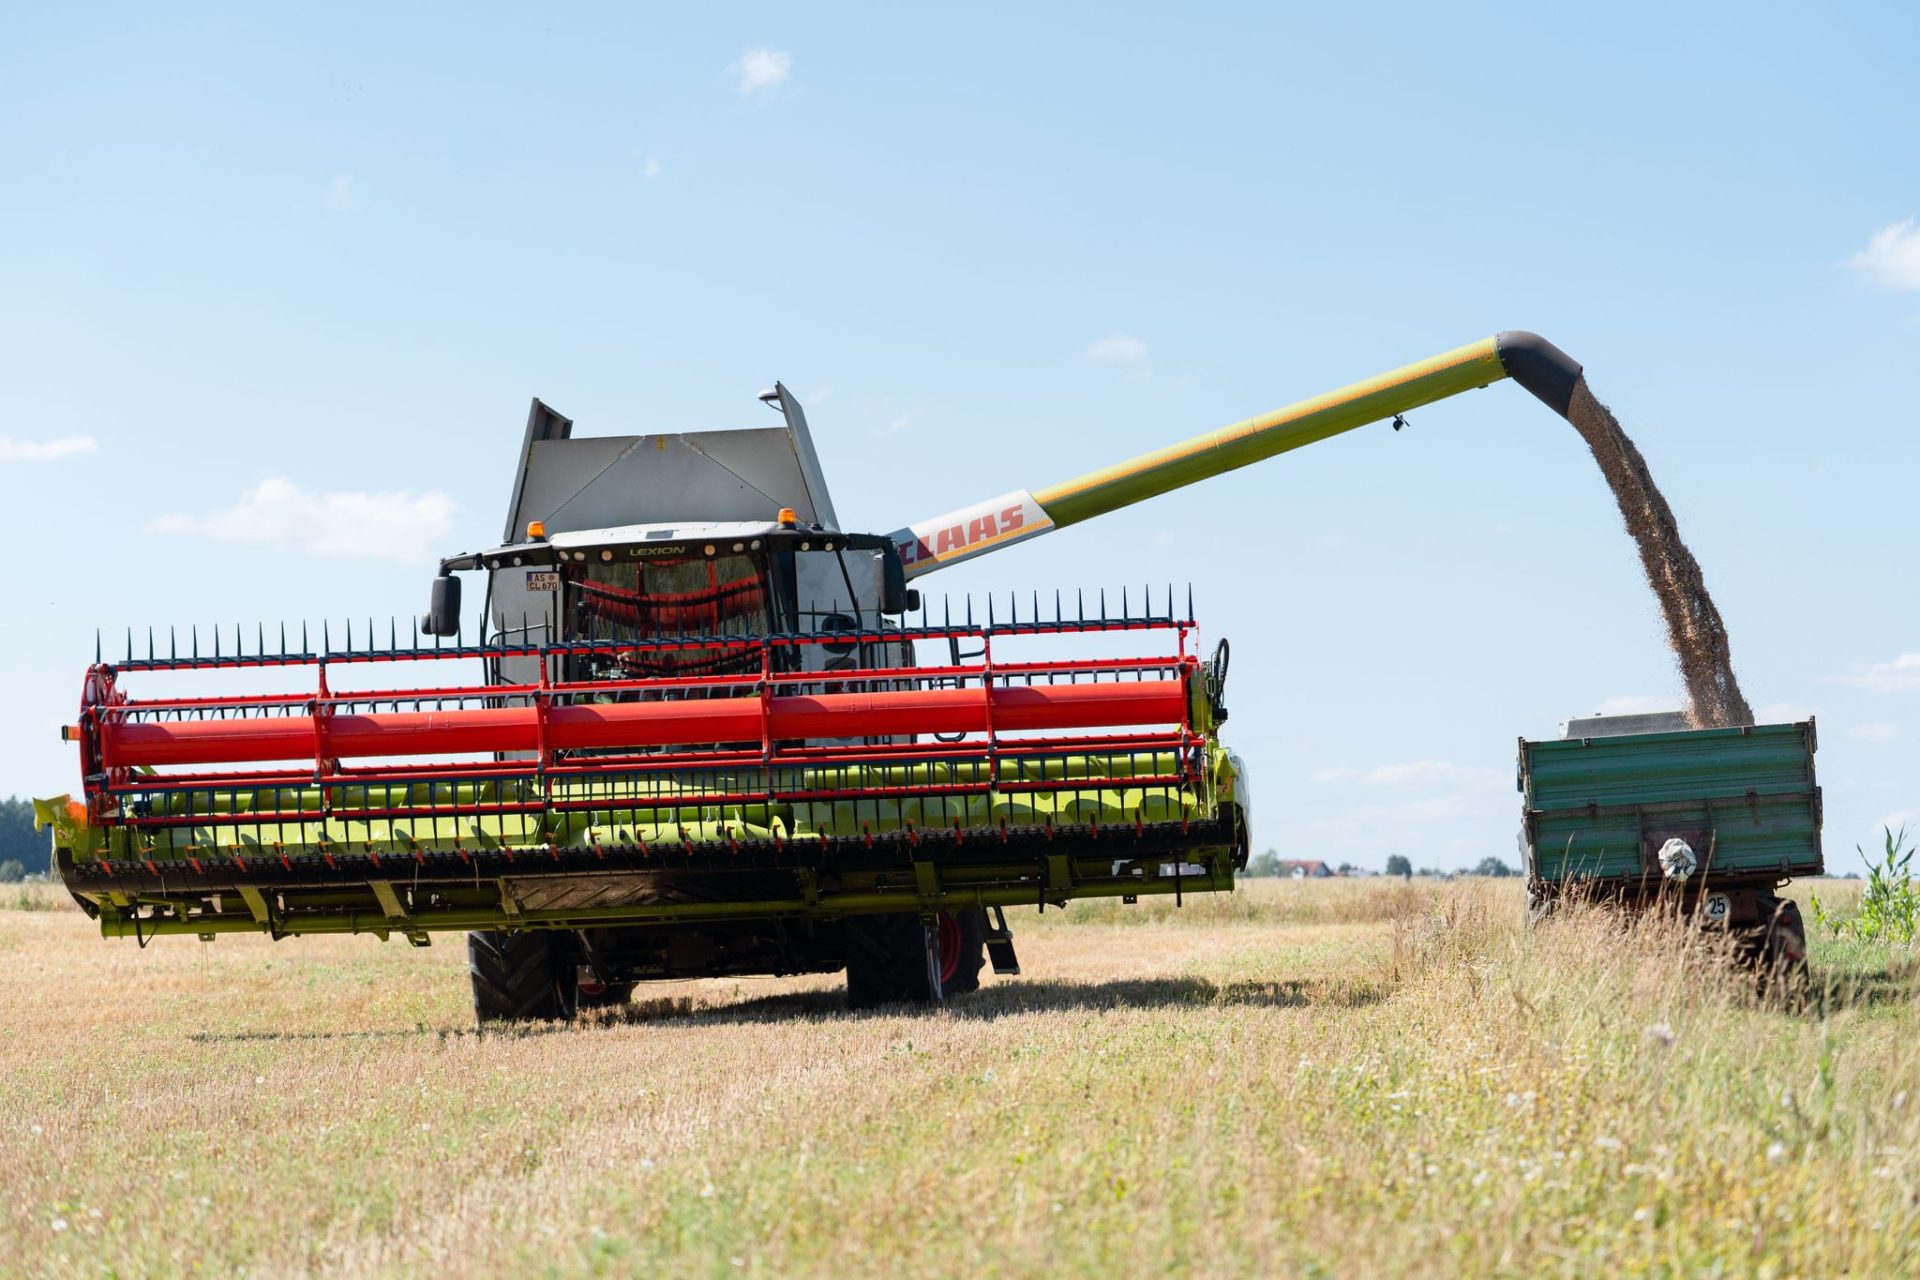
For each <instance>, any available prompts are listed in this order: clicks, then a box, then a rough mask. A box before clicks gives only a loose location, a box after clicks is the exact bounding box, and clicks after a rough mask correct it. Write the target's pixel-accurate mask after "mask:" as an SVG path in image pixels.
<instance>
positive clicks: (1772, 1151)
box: [1767, 1142, 1787, 1164]
mask: <svg viewBox="0 0 1920 1280" xmlns="http://www.w3.org/2000/svg"><path fill="white" fill-rule="evenodd" d="M1786 1158H1787V1144H1786V1143H1784V1142H1774V1143H1769V1144H1768V1146H1767V1163H1768V1164H1779V1163H1780V1162H1781V1161H1782V1160H1785V1159H1786Z"/></svg>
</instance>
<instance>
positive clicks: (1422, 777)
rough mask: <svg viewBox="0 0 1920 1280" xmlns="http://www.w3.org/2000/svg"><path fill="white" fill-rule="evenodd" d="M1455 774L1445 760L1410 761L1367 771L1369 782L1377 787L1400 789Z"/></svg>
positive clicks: (1384, 765)
mask: <svg viewBox="0 0 1920 1280" xmlns="http://www.w3.org/2000/svg"><path fill="white" fill-rule="evenodd" d="M1452 772H1453V766H1452V765H1451V764H1448V763H1447V762H1446V761H1445V760H1409V761H1407V762H1406V763H1405V764H1383V765H1381V766H1379V767H1378V768H1376V769H1370V770H1368V771H1367V781H1368V782H1370V783H1372V784H1373V785H1374V786H1376V787H1398V786H1404V785H1405V784H1406V783H1409V782H1424V781H1426V780H1427V779H1429V778H1438V777H1444V776H1446V775H1448V774H1450V773H1452Z"/></svg>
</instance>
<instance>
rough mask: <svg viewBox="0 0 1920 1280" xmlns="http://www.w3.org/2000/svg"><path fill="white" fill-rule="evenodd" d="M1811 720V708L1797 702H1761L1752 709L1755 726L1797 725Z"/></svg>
mask: <svg viewBox="0 0 1920 1280" xmlns="http://www.w3.org/2000/svg"><path fill="white" fill-rule="evenodd" d="M1811 719H1813V708H1812V707H1809V706H1807V705H1805V704H1804V703H1799V702H1763V703H1761V704H1760V705H1759V706H1757V707H1755V708H1754V709H1753V722H1754V723H1755V724H1799V723H1800V722H1801V721H1803V720H1811Z"/></svg>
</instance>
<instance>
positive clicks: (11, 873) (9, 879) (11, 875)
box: [0, 858, 27, 884]
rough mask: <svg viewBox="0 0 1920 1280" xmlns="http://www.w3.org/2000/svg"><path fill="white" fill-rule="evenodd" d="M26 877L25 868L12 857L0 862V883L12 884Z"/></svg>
mask: <svg viewBox="0 0 1920 1280" xmlns="http://www.w3.org/2000/svg"><path fill="white" fill-rule="evenodd" d="M26 878H27V869H26V868H25V867H23V866H21V865H20V864H19V862H18V861H16V860H15V859H13V858H8V859H7V860H6V861H5V862H0V884H14V883H16V882H18V881H21V880H25V879H26Z"/></svg>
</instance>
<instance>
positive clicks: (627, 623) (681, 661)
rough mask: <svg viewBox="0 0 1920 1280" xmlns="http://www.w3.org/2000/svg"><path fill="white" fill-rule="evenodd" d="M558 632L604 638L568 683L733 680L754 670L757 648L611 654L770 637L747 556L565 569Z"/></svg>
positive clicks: (762, 590) (755, 571)
mask: <svg viewBox="0 0 1920 1280" xmlns="http://www.w3.org/2000/svg"><path fill="white" fill-rule="evenodd" d="M561 573H562V577H563V579H564V585H565V589H566V590H565V599H564V603H563V606H562V607H563V609H564V616H565V624H564V625H565V631H566V634H567V635H568V636H570V637H577V638H580V639H588V638H594V639H601V640H605V639H612V640H614V641H615V642H616V649H615V651H614V652H611V653H596V654H594V655H592V657H591V658H590V659H588V660H587V661H586V664H585V665H586V669H585V670H582V671H579V672H578V673H577V674H576V676H575V678H576V679H588V680H602V679H619V678H621V677H623V676H681V675H685V676H694V675H734V674H738V673H742V672H751V671H756V670H758V669H759V667H760V662H761V656H760V648H761V646H758V645H754V646H750V647H728V648H718V647H711V646H697V647H692V648H685V649H662V650H633V649H629V650H626V651H624V652H622V651H619V649H618V647H617V646H618V642H619V641H623V640H632V641H643V640H662V639H666V640H672V639H678V638H681V637H694V636H764V635H766V634H767V633H768V632H769V631H771V630H773V629H774V628H773V625H772V618H771V615H770V611H769V607H768V600H767V586H766V575H765V572H764V569H763V567H762V565H761V564H760V562H759V559H758V558H757V557H754V556H747V555H721V556H713V557H708V556H703V555H700V554H698V553H697V552H694V553H691V554H668V555H655V556H649V557H647V558H646V559H644V560H629V559H621V560H615V561H611V562H609V561H589V562H587V563H578V562H575V563H571V564H568V565H566V566H565V567H564V568H563V569H562V570H561Z"/></svg>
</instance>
